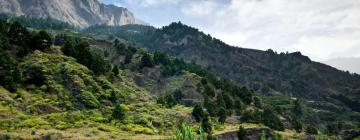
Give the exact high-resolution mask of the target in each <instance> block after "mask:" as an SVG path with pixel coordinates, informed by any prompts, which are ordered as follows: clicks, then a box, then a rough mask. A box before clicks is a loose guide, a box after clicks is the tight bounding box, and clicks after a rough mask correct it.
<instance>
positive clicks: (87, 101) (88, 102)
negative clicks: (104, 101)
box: [80, 91, 100, 108]
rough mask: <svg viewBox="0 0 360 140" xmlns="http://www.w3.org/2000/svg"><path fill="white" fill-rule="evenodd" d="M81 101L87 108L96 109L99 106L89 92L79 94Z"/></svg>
mask: <svg viewBox="0 0 360 140" xmlns="http://www.w3.org/2000/svg"><path fill="white" fill-rule="evenodd" d="M80 99H81V101H82V103H83V104H84V105H85V107H88V108H97V107H99V106H100V103H99V101H98V100H97V99H96V98H95V96H94V95H93V94H92V93H91V92H89V91H83V92H81V98H80Z"/></svg>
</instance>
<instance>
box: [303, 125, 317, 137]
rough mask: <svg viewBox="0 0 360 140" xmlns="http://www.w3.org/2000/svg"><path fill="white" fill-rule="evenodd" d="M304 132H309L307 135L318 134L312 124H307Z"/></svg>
mask: <svg viewBox="0 0 360 140" xmlns="http://www.w3.org/2000/svg"><path fill="white" fill-rule="evenodd" d="M305 132H306V134H309V135H317V134H318V131H317V129H316V127H315V126H314V125H309V126H307V127H306V130H305Z"/></svg>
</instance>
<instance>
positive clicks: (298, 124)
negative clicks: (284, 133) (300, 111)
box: [291, 118, 303, 133]
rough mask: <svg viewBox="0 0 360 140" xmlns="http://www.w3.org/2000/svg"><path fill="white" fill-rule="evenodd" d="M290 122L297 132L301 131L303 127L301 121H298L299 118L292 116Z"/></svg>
mask: <svg viewBox="0 0 360 140" xmlns="http://www.w3.org/2000/svg"><path fill="white" fill-rule="evenodd" d="M291 124H292V126H293V128H294V129H295V131H296V132H298V133H300V132H302V129H303V127H302V123H301V122H300V120H299V119H296V118H294V119H293V120H292V122H291Z"/></svg>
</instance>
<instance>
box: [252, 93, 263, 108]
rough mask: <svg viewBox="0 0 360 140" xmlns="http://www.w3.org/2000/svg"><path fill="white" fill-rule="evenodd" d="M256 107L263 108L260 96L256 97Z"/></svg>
mask: <svg viewBox="0 0 360 140" xmlns="http://www.w3.org/2000/svg"><path fill="white" fill-rule="evenodd" d="M254 105H255V106H256V107H258V108H262V103H261V99H260V98H259V97H258V96H255V97H254Z"/></svg>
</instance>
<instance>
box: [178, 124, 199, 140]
mask: <svg viewBox="0 0 360 140" xmlns="http://www.w3.org/2000/svg"><path fill="white" fill-rule="evenodd" d="M174 139H175V140H196V139H197V136H196V133H195V132H194V131H193V129H192V128H191V127H190V126H189V125H188V124H186V123H181V124H180V125H179V126H178V127H177V129H175V138H174Z"/></svg>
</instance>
